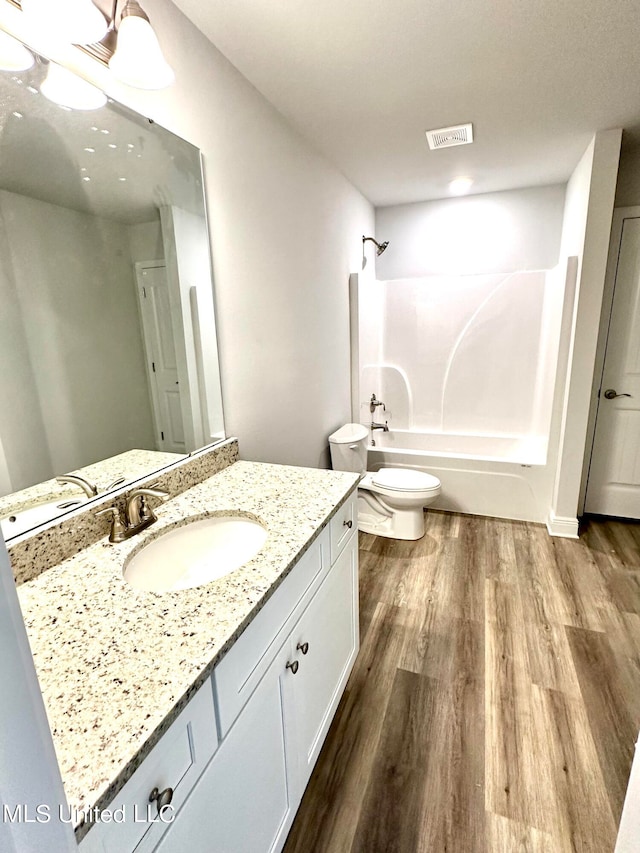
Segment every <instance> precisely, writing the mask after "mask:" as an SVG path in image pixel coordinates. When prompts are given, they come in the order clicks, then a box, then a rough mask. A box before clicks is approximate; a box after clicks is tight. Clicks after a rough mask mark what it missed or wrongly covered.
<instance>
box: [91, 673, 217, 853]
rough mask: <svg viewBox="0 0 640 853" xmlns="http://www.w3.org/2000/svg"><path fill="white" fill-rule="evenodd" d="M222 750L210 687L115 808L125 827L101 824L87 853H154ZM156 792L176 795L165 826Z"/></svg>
mask: <svg viewBox="0 0 640 853" xmlns="http://www.w3.org/2000/svg"><path fill="white" fill-rule="evenodd" d="M217 746H218V737H217V732H216V723H215V711H214V705H213V690H212V685H211V681H207V682H206V683H205V684H203V686H202V687H201V688H200V690H199V691H198V692H197V693H196V695H195V696H194V697H193V699H192V700H191V701H190V702H189V704H188V705H187V707H186V708H185V709H184V710H183V711H182V712H181V713H180V714H179V716H178V717H177V718H176V720H175V721H174V722H173V723H172V724H171V726H170V728H169V729H168V730H167V731H166V732H165V734H164V735H163V736H162V738H161V739H160V740H159V741H158V743H157V744H156V746H155V747H154V748H153V749H152V751H151V752H150V753H149V755H148V756H147V757H146V758H145V759H144V761H143V763H142V764H141V766H140V767H139V768H138V769H137V770H136V772H135V773H134V774H133V776H132V777H131V779H129V781H128V782H127V783H126V784H125V785H124V787H123V788H122V790H121V791H120V792H119V793H118V794H116V796H115V797H114V799H113V801H112V802H111V803H110V805H109V807H108V809H109V811H110V812H111V813H112V814H115V812H116V810H119V813H118V816H119V818H120V820H119V822H117V823H116V822H113V821H112V822H109V823H106V822H105V823H102V822H100V823H97V824H96V825H95V826H94V827H93V828H92V829H91V830H90V831H89V833H88V834H87V836H86V837H85V838H84V839H83V841H82V842H81V844H80V850H81V853H129V852H130V851H133V850H135V851H136V853H147V851H150V850H153V848H154V847H155V846H156V844H157V843H158V840H159V839H160V838H161V836H162V835H163V833H164V832H165V831H166V830H167V828H168V827H169V826H170V825H171V823H170V820H171V818H172V816H173V815H175V814H176V813H177V811H178V809H179V808H180V806H181V805H182V804H183V803H184V801H185V800H186V799H187V796H188V794H189V792H190V791H191V789H192V788H193V786H194V785H195V783H196V781H197V779H198V777H199V776H200V774H201V773H202V771H203V770H204V768H205V766H206V765H207V763H208V761H209V759H210V758H211V756H212V755H213V754H214V753H215V751H216V749H217ZM154 788H158V790H159V791H163V790H164V789H165V788H172V789H173V799H172V801H171V809H168V810H167V812H166V813H165V819H164V821H163V820H160V819H159V818H158V810H157V806H156V804H155V803H153V804H150V803H149V794H150V793H151V791H152V790H153V789H154Z"/></svg>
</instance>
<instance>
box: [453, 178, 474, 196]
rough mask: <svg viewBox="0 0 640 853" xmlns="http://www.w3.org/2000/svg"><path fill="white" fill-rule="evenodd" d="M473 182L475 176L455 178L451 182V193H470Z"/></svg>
mask: <svg viewBox="0 0 640 853" xmlns="http://www.w3.org/2000/svg"><path fill="white" fill-rule="evenodd" d="M472 184H473V178H454V180H453V181H451V183H450V184H449V192H450V193H451V195H464V194H465V193H468V192H469V190H470V189H471V185H472Z"/></svg>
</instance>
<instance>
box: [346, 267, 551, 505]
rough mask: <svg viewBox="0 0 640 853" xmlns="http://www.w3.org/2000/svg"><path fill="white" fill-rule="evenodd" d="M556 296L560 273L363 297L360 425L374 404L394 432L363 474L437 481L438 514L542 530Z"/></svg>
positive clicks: (422, 281) (392, 287)
mask: <svg viewBox="0 0 640 853" xmlns="http://www.w3.org/2000/svg"><path fill="white" fill-rule="evenodd" d="M563 296H564V276H563V275H561V274H560V271H559V269H558V268H555V269H553V270H540V271H527V272H515V273H505V274H492V275H446V276H445V275H438V276H426V277H424V278H412V279H396V280H393V281H386V282H383V281H376V282H372V283H371V284H370V285H366V286H365V285H362V287H361V290H360V294H359V342H358V343H359V365H360V370H359V412H358V413H357V417H356V420H359V421H360V422H361V423H365V424H366V423H368V422H369V420H370V417H369V411H368V400H369V399H370V397H371V394H373V393H375V395H376V397H377V398H378V399H380V400H383V401H384V402H385V405H386V412H385V413H383V414H382V415H381V413H380V410H379V409H378V410H377V412H376V420H378V421H379V420H381V419H385V418H386V419H387V420H388V424H389V430H390V431H389V432H388V433H384V434H383V433H382V432H377V433H376V435H375V445H373V444H372V446H371V448H370V456H369V462H370V464H369V468H370V469H372V470H375V469H377V468H380V467H384V466H394V467H408V468H415V469H418V470H423V471H427V472H429V473H432V474H435V475H436V476H437V477H439V478H440V480H441V481H442V495H441V497H440V498H439V499H438V501H437V502H436V503H435V504H434V506H437V507H441V508H444V509H452V510H458V511H464V512H471V513H480V514H483V515H496V516H502V517H507V518H521V519H525V520H530V521H538V520H543V519H544V517H545V512H546V508H545V507H543V506H539V505H538V503H539V501H538V499H537V495H538V493H539V491H540V489H539V488H538V480H540V479H541V478H542V477H543V472H542V470H536V469H538V468H539V469H543V468H544V466H545V464H546V462H547V448H548V442H549V433H550V426H551V417H552V408H553V394H554V387H555V377H556V367H557V360H558V347H559V339H560V325H561V317H562V304H563ZM354 414H356V413H355V412H354Z"/></svg>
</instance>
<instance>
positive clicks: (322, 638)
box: [19, 462, 358, 853]
mask: <svg viewBox="0 0 640 853" xmlns="http://www.w3.org/2000/svg"><path fill="white" fill-rule="evenodd" d="M356 485H357V477H356V476H355V475H353V474H348V473H340V472H332V471H320V470H313V469H301V468H293V467H286V466H278V465H264V464H259V463H249V462H236V463H235V464H231V465H229V466H228V467H226V468H225V469H224V470H222V471H220V472H219V473H217V474H215V475H214V476H213V477H209V478H208V479H206V480H205V481H204V482H202V483H199V484H197V485H195V486H193V487H192V488H189V489H187V490H186V491H184V492H182V493H181V494H179V495H177V496H176V497H173V498H172V499H171V500H169V501H168V502H167V503H165V504H163V505H162V506H160V507H159V508H158V509H157V510H156V512H157V514H158V521H157V522H156V523H155V524H154V525H153V526H151V527H149V528H148V529H147V530H145V531H144V532H142V533H140V534H138V535H137V536H134V537H132V538H131V539H130V540H128V541H126V542H123V543H120V544H117V545H112V544H109V542H108V541H107V539H106V538H103V539H100V541H98V542H95V543H94V544H92V545H90V546H89V547H86V548H84V549H83V550H81V551H80V552H79V553H78V554H76V555H75V556H73V557H71V558H69V559H66V560H64V561H63V562H61V563H60V564H59V565H57V566H54V567H52V568H49V569H48V570H47V571H45V572H43V573H42V574H40V575H39V576H38V577H36V578H34V579H33V580H31V581H28V582H27V583H24V584H22V585H21V586H20V587H19V597H20V602H21V606H22V609H23V613H24V617H25V624H26V626H27V631H28V633H29V638H30V642H31V645H32V649H33V653H34V660H35V663H36V669H37V671H38V676H39V679H40V684H41V688H42V693H43V696H44V700H45V706H46V708H47V714H48V717H49V722H50V725H51V730H52V734H53V740H54V745H55V747H56V754H57V757H58V762H59V765H60V769H61V773H62V777H63V782H64V785H65V791H66V794H67V799H68V801H69V811H68V814H69V815H70V816H71V818H72V819H73V821H74V824H75V829H76V838H77V840H78V841H79V844H80V850H81V851H83V853H98V851H99V853H111V851H114V853H127V851H133V850H136V851H137V853H145V851H151V850H156V849H157V850H158V851H162V853H172V851H184V850H191V851H193V853H197V851H200V850H201V851H203V852H204V851H206V853H212V851H216V850H219V851H221V853H222V851H224V853H226V851H233V853H240V851H247V853H259V851H272V850H279V849H280V848H281V846H282V845H283V843H284V840H285V838H286V835H287V833H288V830H289V828H290V826H291V823H292V821H293V818H294V816H295V813H296V810H297V807H298V805H299V802H300V799H301V797H302V794H303V792H304V789H305V786H306V784H307V782H308V779H309V776H310V774H311V771H312V769H313V766H314V764H315V761H316V759H317V757H318V754H319V752H320V749H321V747H322V743H323V740H324V738H325V735H326V733H327V730H328V728H329V725H330V723H331V720H332V717H333V715H334V713H335V710H336V708H337V705H338V702H339V700H340V697H341V695H342V692H343V690H344V687H345V684H346V682H347V679H348V676H349V673H350V671H351V668H352V665H353V662H354V660H355V657H356V654H357V650H358V605H357V602H358V582H357V524H356V521H355V519H356V492H355V488H356ZM216 514H225V515H229V514H237V515H241V516H245V517H249V518H253V519H257V520H259V522H260V523H261V524H263V525H264V527H265V528H266V529H267V532H268V535H267V539H266V542H265V544H264V547H263V548H262V549H261V551H260V552H259V553H258V554H257V556H256V557H254V558H253V559H252V560H251V561H250V562H248V563H247V564H246V565H244V566H242V567H240V568H239V569H237V570H235V571H234V572H232V573H231V574H229V575H227V576H226V577H224V578H221V579H219V580H216V581H213V582H211V583H207V584H205V585H203V586H199V587H195V588H192V589H184V590H180V591H176V592H168V593H162V594H159V593H153V592H144V591H142V590H139V589H135V588H134V587H132V586H130V585H129V584H128V583H127V582H126V581H125V579H124V578H123V567H124V565H125V563H126V562H127V560H128V558H129V557H130V555H131V554H133V553H135V552H137V551H139V550H140V548H141V547H142V546H143V545H144V542H145V541H150V540H153V539H155V538H157V537H158V536H159V535H162V533H163V531H164V530H166V528H167V527H171V526H172V525H176V524H179V525H182V524H188V522H189V520H193V519H198V518H202V517H204V516H209V515H216ZM163 804H166V807H165V808H164V809H163V808H162V806H163ZM159 810H160V812H161V814H159Z"/></svg>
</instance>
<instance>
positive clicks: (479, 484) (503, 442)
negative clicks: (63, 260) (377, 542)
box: [367, 429, 547, 522]
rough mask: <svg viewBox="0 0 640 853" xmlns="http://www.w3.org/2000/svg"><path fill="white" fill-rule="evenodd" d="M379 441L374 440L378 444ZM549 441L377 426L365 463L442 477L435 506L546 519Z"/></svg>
mask: <svg viewBox="0 0 640 853" xmlns="http://www.w3.org/2000/svg"><path fill="white" fill-rule="evenodd" d="M374 442H375V444H374ZM546 445H547V442H546V439H544V438H539V437H536V436H504V435H466V434H464V435H463V434H445V433H429V432H419V431H416V430H391V429H390V430H389V432H383V431H382V430H376V431H375V432H374V433H373V434H372V442H371V443H370V445H369V454H368V460H367V467H368V469H369V470H370V471H377V470H379V469H380V468H412V469H415V470H417V471H425V472H427V473H428V474H433V475H435V476H436V477H438V478H439V480H440V482H441V483H442V493H441V494H440V496H439V497H438V499H437V500H436V501H434V503H433V504H432V505H431V506H432V507H433V508H435V509H445V510H451V511H455V512H465V513H471V514H473V515H489V516H495V517H498V518H512V519H518V520H522V521H538V522H543V521H544V520H545V518H546V507H544V506H541V505H540V501H539V495H540V494H541V492H542V491H544V480H545V477H546V455H547V448H546Z"/></svg>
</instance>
